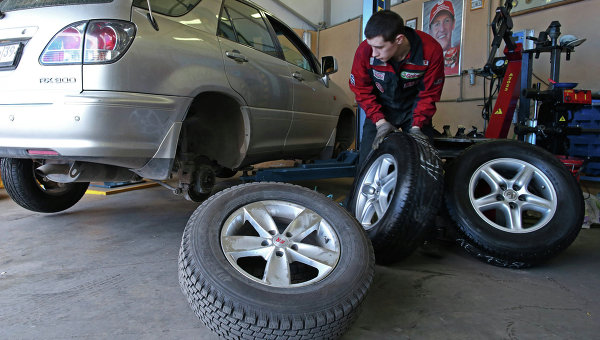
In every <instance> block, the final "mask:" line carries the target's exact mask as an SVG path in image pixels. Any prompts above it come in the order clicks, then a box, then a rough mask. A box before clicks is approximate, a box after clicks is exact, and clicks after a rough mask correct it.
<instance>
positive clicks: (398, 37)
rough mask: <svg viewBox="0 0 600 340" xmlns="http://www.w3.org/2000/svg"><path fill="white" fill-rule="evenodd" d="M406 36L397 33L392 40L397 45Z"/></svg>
mask: <svg viewBox="0 0 600 340" xmlns="http://www.w3.org/2000/svg"><path fill="white" fill-rule="evenodd" d="M405 38H406V37H405V36H404V34H398V35H397V36H396V39H395V40H394V42H395V43H396V44H398V45H400V44H402V42H403V41H404V39H405Z"/></svg>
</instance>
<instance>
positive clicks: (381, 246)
mask: <svg viewBox="0 0 600 340" xmlns="http://www.w3.org/2000/svg"><path fill="white" fill-rule="evenodd" d="M369 147H370V145H369ZM443 187H444V186H443V170H442V162H441V160H440V158H439V156H438V155H437V152H436V150H435V149H434V148H433V147H432V146H431V144H430V143H429V142H427V141H424V140H422V139H419V138H414V137H412V136H411V135H408V134H405V133H401V132H397V133H393V134H391V135H389V136H388V137H387V138H386V139H385V140H384V141H383V142H382V143H381V145H380V146H379V148H378V149H377V150H375V151H372V152H371V154H370V155H369V157H368V159H367V161H366V162H365V165H364V166H363V168H362V169H361V170H360V174H359V176H358V177H357V178H356V180H355V182H354V188H353V190H352V193H351V194H350V198H349V202H350V203H349V211H350V212H351V213H352V214H354V216H356V218H357V219H358V221H359V222H360V223H361V224H362V226H363V228H364V229H365V230H366V232H367V234H368V236H369V238H370V239H371V242H372V243H373V248H374V249H375V259H376V260H377V262H378V263H380V264H390V263H394V262H397V261H399V260H401V259H403V258H405V257H407V256H409V255H410V254H412V252H413V251H414V250H415V249H416V248H417V247H419V246H420V245H421V244H422V243H423V240H424V239H425V237H426V236H427V233H428V232H429V231H430V230H431V229H430V228H431V227H432V223H433V221H434V219H435V216H436V213H437V211H438V209H439V207H440V205H441V202H442V196H443Z"/></svg>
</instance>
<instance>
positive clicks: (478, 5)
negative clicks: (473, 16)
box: [470, 0, 485, 10]
mask: <svg viewBox="0 0 600 340" xmlns="http://www.w3.org/2000/svg"><path fill="white" fill-rule="evenodd" d="M470 1H471V10H475V9H482V8H483V4H484V1H485V0H470Z"/></svg>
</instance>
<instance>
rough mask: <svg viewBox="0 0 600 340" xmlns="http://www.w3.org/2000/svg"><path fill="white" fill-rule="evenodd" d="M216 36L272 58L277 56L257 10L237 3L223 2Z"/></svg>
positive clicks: (230, 0)
mask: <svg viewBox="0 0 600 340" xmlns="http://www.w3.org/2000/svg"><path fill="white" fill-rule="evenodd" d="M218 34H219V35H220V36H222V37H225V38H227V39H230V40H233V41H237V42H239V43H240V44H244V45H248V46H251V47H253V48H255V49H257V50H259V51H262V52H265V53H267V54H270V55H272V56H275V57H278V56H279V53H278V50H277V48H276V47H275V43H274V42H273V39H272V38H271V34H270V33H269V30H268V29H267V25H266V24H265V21H264V20H263V18H262V15H261V14H260V12H259V10H258V9H256V8H254V7H252V6H248V5H246V4H243V3H241V2H239V1H235V0H226V1H225V6H224V7H223V12H222V13H221V17H220V18H219V32H218Z"/></svg>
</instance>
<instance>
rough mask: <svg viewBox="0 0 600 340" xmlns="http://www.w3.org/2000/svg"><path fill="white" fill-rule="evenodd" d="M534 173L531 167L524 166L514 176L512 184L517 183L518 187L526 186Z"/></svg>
mask: <svg viewBox="0 0 600 340" xmlns="http://www.w3.org/2000/svg"><path fill="white" fill-rule="evenodd" d="M534 173H535V171H534V169H533V168H532V167H530V166H524V167H523V169H521V170H520V171H519V172H518V173H517V175H516V176H515V178H514V184H516V185H518V186H519V187H520V188H523V187H527V185H529V181H531V178H532V177H533V174H534Z"/></svg>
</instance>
